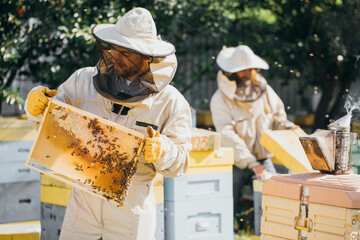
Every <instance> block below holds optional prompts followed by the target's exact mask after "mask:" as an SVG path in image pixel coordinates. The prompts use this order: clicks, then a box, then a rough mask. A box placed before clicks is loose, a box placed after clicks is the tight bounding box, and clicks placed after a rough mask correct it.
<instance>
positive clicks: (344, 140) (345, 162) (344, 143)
mask: <svg viewBox="0 0 360 240" xmlns="http://www.w3.org/2000/svg"><path fill="white" fill-rule="evenodd" d="M328 128H329V129H330V130H333V131H335V136H336V139H335V171H336V172H339V173H343V172H346V171H348V170H350V169H351V168H352V161H351V153H352V146H353V145H354V144H356V143H357V134H356V133H352V132H350V127H342V126H328Z"/></svg>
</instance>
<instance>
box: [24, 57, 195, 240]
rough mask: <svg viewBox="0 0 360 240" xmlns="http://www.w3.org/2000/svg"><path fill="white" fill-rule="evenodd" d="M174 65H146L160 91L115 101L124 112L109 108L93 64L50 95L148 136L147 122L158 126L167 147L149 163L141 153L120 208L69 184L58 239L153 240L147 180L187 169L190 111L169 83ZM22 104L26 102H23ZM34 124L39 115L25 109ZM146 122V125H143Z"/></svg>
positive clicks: (151, 194)
mask: <svg viewBox="0 0 360 240" xmlns="http://www.w3.org/2000/svg"><path fill="white" fill-rule="evenodd" d="M176 67H177V61H176V57H175V55H174V54H173V55H170V56H168V57H166V58H165V60H164V61H162V62H161V63H158V64H150V69H151V72H152V74H153V78H154V81H155V84H156V85H157V87H158V89H159V93H156V94H153V95H151V96H149V97H147V98H146V99H144V100H141V101H137V102H131V103H129V102H126V101H122V102H121V101H118V102H117V103H118V104H121V105H123V106H125V107H129V108H130V110H129V111H128V113H127V115H121V114H120V113H121V111H120V112H119V114H115V113H113V112H112V111H111V109H112V104H113V102H111V101H110V100H108V99H106V98H104V97H102V96H101V95H100V94H99V93H98V92H97V91H96V89H95V87H94V84H93V76H94V75H96V73H97V70H96V68H95V67H87V68H82V69H79V70H77V71H76V72H75V73H73V74H72V75H71V76H70V77H69V79H68V80H67V81H66V82H64V83H63V84H62V85H61V86H60V87H59V88H58V93H57V95H56V96H55V97H54V98H55V99H57V100H60V101H63V102H66V103H68V104H70V105H73V106H75V107H77V108H80V109H82V110H85V111H88V112H91V113H93V114H96V115H98V116H100V117H102V118H105V119H108V120H110V121H113V122H116V123H117V124H120V125H123V126H125V127H127V128H130V129H133V130H135V131H137V132H140V133H142V134H144V135H146V136H147V134H146V124H152V125H154V126H157V127H158V128H157V131H159V132H160V134H161V138H162V142H164V143H165V145H166V146H165V149H167V152H166V153H165V154H164V155H163V156H162V157H161V158H160V159H159V160H158V161H156V162H155V163H153V164H148V163H146V162H145V161H144V157H143V155H141V158H140V159H139V162H138V165H137V172H136V174H135V176H134V178H133V181H132V183H131V186H130V188H129V191H128V196H127V197H126V200H125V202H124V205H123V206H122V207H117V205H116V204H114V203H110V202H108V201H107V200H103V199H101V198H99V197H97V196H94V195H92V194H89V193H86V192H84V191H82V190H79V189H76V188H73V191H72V193H71V196H70V199H69V203H68V206H67V211H66V215H65V219H64V222H63V226H62V230H61V235H60V239H63V240H69V239H77V240H92V239H94V240H95V239H99V238H101V237H102V239H103V240H116V239H119V240H120V239H121V240H130V239H137V240H147V239H149V240H150V239H151V240H153V239H154V234H155V224H156V205H155V200H154V192H153V189H152V184H151V182H152V179H153V178H154V176H155V174H156V172H159V173H161V174H162V175H164V176H166V177H176V176H180V175H183V174H184V173H185V172H186V171H187V169H188V159H189V151H190V150H191V114H190V108H189V104H188V103H187V101H186V100H185V98H184V97H183V96H182V95H181V94H180V92H179V91H178V90H176V89H175V88H174V87H173V86H171V85H169V83H170V81H171V79H172V78H173V76H174V74H175V71H176ZM25 109H26V107H25ZM28 117H29V118H30V119H31V120H32V121H33V123H36V122H39V120H40V119H39V117H34V116H31V115H30V114H28ZM144 123H145V124H144Z"/></svg>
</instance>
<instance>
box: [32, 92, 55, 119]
mask: <svg viewBox="0 0 360 240" xmlns="http://www.w3.org/2000/svg"><path fill="white" fill-rule="evenodd" d="M56 93H57V91H56V90H50V89H49V88H47V87H41V88H38V89H35V90H33V91H31V92H30V93H29V95H28V97H27V101H28V103H27V111H28V112H29V113H30V114H31V115H33V116H38V115H40V114H43V113H44V111H45V108H46V106H47V104H48V102H49V99H48V97H54V96H55V95H56Z"/></svg>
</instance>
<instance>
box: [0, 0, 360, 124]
mask: <svg viewBox="0 0 360 240" xmlns="http://www.w3.org/2000/svg"><path fill="white" fill-rule="evenodd" d="M1 1H2V2H1V4H0V19H1V21H0V43H1V44H0V46H1V48H0V50H1V51H0V53H1V60H0V61H1V64H0V87H1V92H2V94H0V100H5V98H8V99H10V98H12V97H15V96H16V91H15V92H14V91H13V90H11V89H10V87H11V84H12V81H13V79H14V78H15V77H17V76H23V77H26V78H28V79H29V80H32V81H40V82H42V83H46V84H48V85H49V86H50V87H56V86H58V85H59V84H60V83H62V82H63V81H64V80H66V79H67V78H68V76H69V75H70V74H71V73H72V72H73V71H75V70H76V69H78V68H80V67H84V66H91V65H94V64H95V63H96V62H97V60H98V57H99V56H98V55H97V53H96V46H95V44H94V40H93V38H92V36H91V28H92V27H93V26H94V25H95V24H98V23H104V22H106V23H115V22H116V20H117V17H118V16H121V15H123V14H124V13H125V12H127V11H128V10H130V9H131V8H133V7H135V6H138V7H144V8H147V9H149V10H150V12H151V13H152V14H153V17H154V19H155V21H156V23H157V28H158V32H159V33H161V34H162V37H163V38H164V39H166V40H169V41H170V42H172V43H174V44H175V45H176V47H177V55H178V58H179V63H180V64H183V63H184V62H181V58H182V56H186V55H187V54H189V53H191V54H192V55H193V56H197V55H201V54H205V55H209V56H206V57H205V58H202V59H200V60H199V63H198V65H197V66H196V67H195V68H194V69H192V70H191V71H192V75H191V76H192V78H193V79H192V84H186V83H184V82H183V79H184V77H183V75H184V74H185V71H181V72H180V71H178V73H177V75H176V79H175V81H174V82H175V84H177V85H178V87H179V88H180V89H181V90H183V92H185V91H189V90H190V91H191V88H193V87H198V85H196V84H194V83H196V82H197V83H200V82H202V81H215V79H216V71H217V67H216V64H215V63H214V61H213V60H214V59H211V57H212V56H214V55H215V56H216V54H217V52H218V51H219V50H220V49H221V46H222V45H227V46H236V45H238V44H247V45H249V46H250V47H251V48H252V49H253V50H254V51H255V52H256V53H257V54H259V55H260V56H262V57H264V58H265V59H266V60H267V61H268V62H269V63H270V66H271V69H270V71H268V72H267V74H268V75H267V78H268V79H274V78H280V79H282V80H283V81H284V83H286V82H288V81H293V80H297V81H299V82H300V83H301V84H302V85H303V87H302V88H301V89H302V90H303V89H305V86H307V85H310V86H313V87H317V88H318V90H319V91H321V92H322V99H321V102H320V104H319V106H320V107H319V108H318V109H317V112H316V113H317V118H316V119H317V120H316V123H317V127H324V126H325V124H326V123H327V121H328V118H326V117H325V115H327V114H328V115H329V118H332V117H335V116H336V114H337V111H338V110H339V109H343V102H342V101H343V99H344V97H343V96H344V94H345V93H346V89H348V88H349V86H350V83H351V82H352V81H353V80H354V79H355V78H356V77H358V69H359V68H358V62H357V60H358V54H359V48H360V44H358V39H360V38H359V37H360V36H359V35H360V29H359V28H360V20H359V18H360V17H359V15H360V6H359V5H360V4H359V1H358V0H322V1H310V0H294V1H285V0H281V1H275V0H258V1H255V0H243V1H231V0H223V1H211V0H170V1H169V0H133V1H132V0H126V1H125V0H124V1H113V0H103V1H96V0H74V1H66V0H36V1H32V0H8V1H5V0H1ZM196 39H215V41H214V42H206V41H205V42H206V43H199V44H195V40H196ZM179 66H180V65H179ZM12 91H13V92H12ZM11 92H12V94H10V93H11ZM300 94H301V93H300ZM9 96H11V97H9ZM17 99H18V100H19V101H21V99H19V98H17ZM306 100H308V99H304V101H306ZM14 101H17V100H12V101H11V102H14ZM309 110H310V109H309Z"/></svg>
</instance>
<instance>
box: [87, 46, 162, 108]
mask: <svg viewBox="0 0 360 240" xmlns="http://www.w3.org/2000/svg"><path fill="white" fill-rule="evenodd" d="M96 44H97V46H98V49H99V51H100V54H101V55H100V60H99V61H98V63H97V64H96V68H97V74H96V75H95V76H94V79H93V80H94V86H95V88H96V90H97V91H98V92H99V93H100V94H101V95H102V96H103V97H105V98H107V99H109V100H111V101H114V102H118V101H129V102H132V101H138V100H142V99H145V98H146V97H148V96H149V95H151V94H153V93H157V92H158V89H157V87H156V85H155V82H154V79H153V75H152V73H151V71H148V72H146V73H142V74H140V76H139V77H137V78H136V79H134V80H132V81H131V82H130V83H129V81H127V79H126V78H124V77H122V76H117V75H116V73H115V71H114V64H113V61H114V59H113V57H112V56H111V51H114V50H115V49H114V45H112V44H109V43H107V42H104V41H102V40H100V39H96ZM115 51H116V50H115ZM120 53H121V52H120ZM123 56H125V55H123ZM125 57H126V56H125ZM126 58H127V59H128V60H129V61H130V62H132V61H131V59H129V58H128V57H126ZM132 63H133V62H132ZM133 64H134V63H133ZM134 66H136V67H137V68H138V69H139V70H140V67H139V66H137V65H136V64H134Z"/></svg>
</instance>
